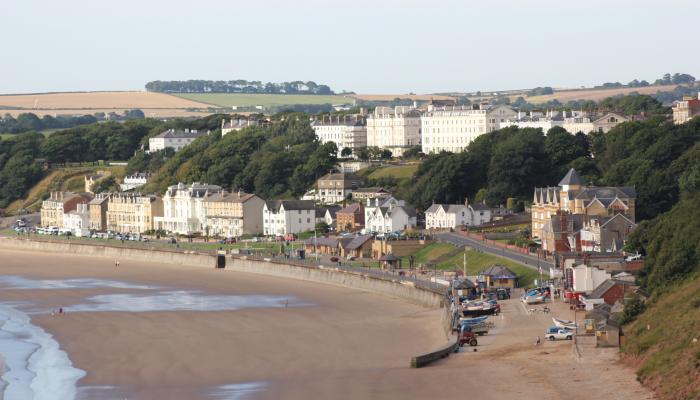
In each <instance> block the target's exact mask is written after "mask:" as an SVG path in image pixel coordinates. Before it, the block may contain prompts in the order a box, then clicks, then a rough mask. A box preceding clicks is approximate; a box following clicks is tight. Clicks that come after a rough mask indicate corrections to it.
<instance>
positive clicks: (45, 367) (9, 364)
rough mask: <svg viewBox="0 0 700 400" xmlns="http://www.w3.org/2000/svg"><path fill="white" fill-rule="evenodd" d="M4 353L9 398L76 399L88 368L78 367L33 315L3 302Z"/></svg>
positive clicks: (0, 342)
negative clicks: (34, 321) (80, 382)
mask: <svg viewBox="0 0 700 400" xmlns="http://www.w3.org/2000/svg"><path fill="white" fill-rule="evenodd" d="M0 324H1V325H0V354H2V355H3V359H4V364H5V365H4V367H5V370H4V371H3V374H2V376H1V377H0V379H2V381H3V382H4V390H3V394H4V399H5V400H27V399H34V400H72V399H74V398H75V396H76V387H77V382H78V380H79V379H80V378H82V377H83V376H85V371H83V370H80V369H77V368H74V367H73V364H72V363H71V361H70V359H69V358H68V355H67V354H66V352H64V351H63V350H61V349H60V346H59V344H58V342H57V341H56V340H54V338H53V336H51V335H50V334H48V333H47V332H46V331H44V330H43V329H41V328H40V327H38V326H35V325H32V324H31V319H30V318H29V316H28V315H27V314H25V313H23V312H21V311H19V310H17V309H15V308H13V307H10V306H7V305H0Z"/></svg>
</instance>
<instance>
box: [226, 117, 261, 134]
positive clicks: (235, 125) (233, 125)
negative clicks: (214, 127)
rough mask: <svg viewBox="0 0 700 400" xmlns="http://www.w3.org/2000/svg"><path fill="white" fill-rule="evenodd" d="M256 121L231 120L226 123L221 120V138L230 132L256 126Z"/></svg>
mask: <svg viewBox="0 0 700 400" xmlns="http://www.w3.org/2000/svg"><path fill="white" fill-rule="evenodd" d="M258 124H259V123H258V121H256V120H253V119H240V118H239V119H231V120H229V121H228V122H226V121H225V120H223V119H222V120H221V136H226V134H228V133H231V132H234V131H235V132H237V131H240V130H241V129H243V128H247V127H249V126H258Z"/></svg>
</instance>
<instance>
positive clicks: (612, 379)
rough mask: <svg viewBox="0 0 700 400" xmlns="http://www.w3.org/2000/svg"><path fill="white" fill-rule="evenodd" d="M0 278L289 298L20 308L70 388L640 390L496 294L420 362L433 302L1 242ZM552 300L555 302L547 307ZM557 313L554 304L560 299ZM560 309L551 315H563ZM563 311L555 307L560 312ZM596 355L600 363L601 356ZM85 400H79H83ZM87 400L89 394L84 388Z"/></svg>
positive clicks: (266, 392) (397, 394) (390, 395)
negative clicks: (459, 344)
mask: <svg viewBox="0 0 700 400" xmlns="http://www.w3.org/2000/svg"><path fill="white" fill-rule="evenodd" d="M0 260H2V262H0V265H1V267H0V274H2V276H21V277H24V278H29V279H67V278H94V279H109V280H113V281H122V282H128V283H130V284H135V285H143V286H149V287H158V288H159V289H162V290H166V289H167V290H191V291H198V292H200V293H205V294H207V295H230V294H235V295H241V296H248V295H250V296H253V295H265V296H275V298H284V299H286V298H289V299H292V300H291V302H290V306H289V307H288V308H285V307H283V306H282V307H267V308H241V309H238V310H230V311H154V312H128V311H114V312H70V311H68V312H66V313H65V314H64V315H53V316H52V315H51V314H50V313H44V314H37V315H32V322H33V323H34V324H35V325H38V326H40V327H42V328H43V329H44V330H46V331H47V332H49V333H51V334H52V335H54V337H55V339H56V340H57V341H58V342H59V343H60V346H61V348H62V349H63V350H65V352H66V353H67V354H68V356H69V357H70V360H71V361H72V363H73V365H74V366H75V367H76V368H79V369H81V370H84V371H86V373H87V374H86V376H85V377H84V378H82V379H81V380H80V381H79V382H78V386H79V387H81V388H85V389H86V390H87V389H89V388H93V387H113V388H115V389H114V390H116V391H117V392H115V393H119V394H120V395H121V396H123V397H126V398H129V399H153V398H170V399H198V398H228V397H216V396H214V395H211V396H209V394H210V393H212V390H214V389H215V388H219V387H224V386H226V385H239V384H249V385H258V386H256V387H257V388H258V389H259V390H258V389H256V390H254V391H252V393H249V394H247V395H246V396H247V397H232V398H255V399H309V398H318V399H325V398H335V399H338V398H341V399H361V398H372V399H395V398H396V399H398V398H400V399H423V398H434V399H441V398H455V397H464V396H465V395H469V394H470V393H478V394H479V398H480V399H502V398H504V396H508V395H515V396H517V398H519V399H538V400H539V399H560V398H567V399H582V400H583V399H593V398H599V397H600V396H599V395H600V393H610V394H612V393H614V398H619V399H628V398H629V399H647V398H649V399H650V398H652V397H651V395H650V394H649V393H648V392H647V391H646V390H644V389H643V388H641V386H639V384H638V383H637V382H636V381H635V379H634V374H633V372H632V371H630V370H628V369H625V368H623V367H622V366H620V365H619V364H617V362H616V361H615V360H614V357H615V356H614V354H613V353H609V352H608V353H606V354H605V355H601V354H598V353H596V352H595V351H596V350H597V349H592V350H591V351H592V352H589V350H586V348H584V349H583V350H582V351H583V352H582V354H583V356H582V357H581V358H578V359H577V358H575V357H574V356H573V352H572V347H571V343H570V342H564V341H562V342H556V343H544V344H543V345H541V346H537V347H535V346H534V345H533V343H534V338H535V337H536V336H537V335H538V334H542V331H543V329H544V327H546V326H548V321H547V319H549V321H550V322H551V316H545V315H530V314H529V313H528V311H527V310H526V309H525V308H524V307H522V306H521V304H520V303H519V302H517V301H516V300H511V301H508V302H504V304H503V306H504V312H503V314H502V316H499V317H496V318H494V321H495V322H496V329H495V330H494V331H493V332H491V333H490V334H489V335H488V336H485V337H481V338H480V345H479V347H478V348H477V349H478V352H476V353H474V352H473V351H472V350H473V349H472V348H469V347H466V348H464V349H462V351H461V352H460V353H459V354H455V355H453V356H451V357H450V358H448V359H446V360H443V361H440V362H438V363H436V364H434V365H432V366H429V367H427V368H423V369H410V368H409V361H410V357H411V356H413V355H415V354H418V353H421V352H426V351H430V350H433V349H435V348H437V347H438V346H440V345H442V344H444V343H445V341H446V337H445V334H444V332H443V331H442V329H440V322H439V321H440V316H441V312H442V311H441V310H428V309H425V308H422V307H419V306H416V305H412V304H409V303H407V302H405V301H403V300H400V299H397V298H392V297H389V296H385V295H380V294H375V293H369V292H364V291H359V290H351V289H346V288H342V287H336V286H329V285H322V284H315V283H309V282H304V281H299V280H287V279H282V278H274V277H268V276H263V275H256V274H246V273H240V272H233V271H221V270H214V269H211V270H207V269H198V268H192V267H183V266H174V265H163V264H155V263H148V264H146V263H138V262H129V261H122V262H121V265H120V267H119V268H115V266H114V260H109V259H102V258H98V257H88V256H69V255H52V254H43V253H42V254H37V253H29V252H20V251H8V250H0ZM133 293H141V292H140V291H139V289H132V288H82V289H30V290H27V289H24V290H19V289H8V288H3V289H2V290H1V291H0V301H2V302H16V301H29V300H31V302H32V304H34V305H35V306H36V307H43V308H55V307H66V309H67V310H71V307H75V306H76V305H79V304H83V303H85V302H86V300H85V299H87V298H90V297H93V296H102V295H106V294H109V295H115V294H117V295H118V294H133ZM559 306H562V307H563V305H559ZM562 309H563V308H562ZM562 312H563V311H562ZM562 317H567V315H562ZM605 357H608V358H605ZM85 398H88V397H85ZM94 398H99V397H94Z"/></svg>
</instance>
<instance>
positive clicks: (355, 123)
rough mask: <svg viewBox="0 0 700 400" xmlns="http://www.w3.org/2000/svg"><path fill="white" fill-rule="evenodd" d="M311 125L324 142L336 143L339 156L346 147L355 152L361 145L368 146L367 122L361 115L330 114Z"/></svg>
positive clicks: (319, 138)
mask: <svg viewBox="0 0 700 400" xmlns="http://www.w3.org/2000/svg"><path fill="white" fill-rule="evenodd" d="M311 127H312V128H313V130H314V132H315V133H316V136H317V137H318V140H319V141H320V142H321V143H322V144H323V143H328V142H333V143H335V145H336V146H337V147H338V156H340V153H341V152H342V151H343V149H344V148H346V147H347V148H349V149H351V150H352V151H353V154H354V153H355V151H356V150H357V149H359V148H360V147H366V146H367V122H366V121H365V118H364V117H363V116H361V115H343V116H341V115H338V116H328V117H324V118H323V119H322V120H317V121H313V122H312V123H311Z"/></svg>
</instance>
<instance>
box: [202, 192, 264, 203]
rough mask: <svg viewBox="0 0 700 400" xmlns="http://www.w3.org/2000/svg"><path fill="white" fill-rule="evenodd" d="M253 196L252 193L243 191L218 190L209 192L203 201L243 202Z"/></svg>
mask: <svg viewBox="0 0 700 400" xmlns="http://www.w3.org/2000/svg"><path fill="white" fill-rule="evenodd" d="M253 197H255V195H254V194H252V193H243V192H233V193H229V192H226V191H219V192H216V193H213V194H211V195H210V196H209V197H207V198H206V199H205V200H204V201H206V202H208V203H214V202H220V203H245V202H246V201H248V200H250V199H252V198H253Z"/></svg>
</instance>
